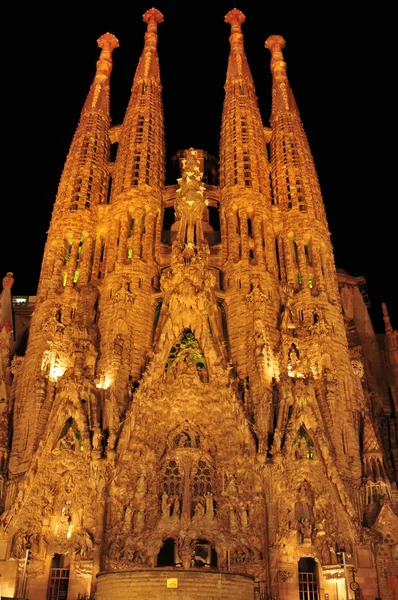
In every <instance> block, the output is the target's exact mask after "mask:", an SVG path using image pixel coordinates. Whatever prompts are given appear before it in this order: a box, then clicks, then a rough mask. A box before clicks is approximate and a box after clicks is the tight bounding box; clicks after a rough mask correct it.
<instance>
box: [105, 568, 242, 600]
mask: <svg viewBox="0 0 398 600" xmlns="http://www.w3.org/2000/svg"><path fill="white" fill-rule="evenodd" d="M97 577H98V584H97V593H96V596H95V597H96V600H168V599H169V598H170V600H177V599H178V600H254V579H253V577H251V576H250V575H243V574H238V573H231V572H228V571H224V572H221V571H210V570H204V569H167V568H166V569H162V568H157V569H142V570H139V571H113V572H110V571H103V572H101V573H99V574H98V575H97Z"/></svg>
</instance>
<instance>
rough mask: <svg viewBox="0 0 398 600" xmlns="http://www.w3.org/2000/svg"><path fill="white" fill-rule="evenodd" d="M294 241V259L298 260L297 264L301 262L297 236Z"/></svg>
mask: <svg viewBox="0 0 398 600" xmlns="http://www.w3.org/2000/svg"><path fill="white" fill-rule="evenodd" d="M292 242H293V249H294V259H295V261H296V265H298V264H299V254H298V247H297V242H296V240H295V238H293V240H292Z"/></svg>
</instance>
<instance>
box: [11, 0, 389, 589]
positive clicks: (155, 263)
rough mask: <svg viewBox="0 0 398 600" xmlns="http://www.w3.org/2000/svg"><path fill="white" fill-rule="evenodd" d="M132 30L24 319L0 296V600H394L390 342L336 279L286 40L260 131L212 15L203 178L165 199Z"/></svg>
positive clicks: (77, 141) (189, 159)
mask: <svg viewBox="0 0 398 600" xmlns="http://www.w3.org/2000/svg"><path fill="white" fill-rule="evenodd" d="M143 19H144V21H145V23H146V27H147V30H146V33H145V41H144V47H143V51H142V55H141V57H140V58H139V61H138V66H137V69H136V72H135V77H134V81H133V84H132V90H131V97H130V100H129V103H128V106H127V110H126V113H125V118H124V121H123V123H122V124H121V125H116V126H111V125H110V106H109V105H110V76H111V71H112V53H113V50H114V49H115V48H117V47H118V45H119V42H118V40H117V39H116V38H115V37H114V35H112V34H110V33H105V34H104V35H103V36H102V37H100V38H99V40H98V46H99V48H100V53H99V58H98V62H97V64H96V71H95V76H94V80H93V83H92V85H91V87H90V90H89V92H88V95H87V99H86V101H85V103H84V106H83V108H82V111H81V117H80V121H79V123H78V125H77V129H76V132H75V135H74V137H73V140H72V142H71V146H70V150H69V153H68V156H67V158H66V162H65V166H64V169H63V172H62V175H61V179H60V183H59V188H58V192H57V195H56V199H55V203H54V208H53V213H52V217H51V222H50V226H49V230H48V236H47V241H46V244H45V249H44V256H43V262H42V267H41V273H40V280H39V284H38V290H37V295H36V296H35V301H34V306H32V310H31V311H30V313H31V314H30V313H29V307H27V308H26V311H25V316H24V318H23V319H22V320H21V319H20V318H19V317H20V316H21V307H19V306H18V303H16V304H15V303H13V296H12V284H13V274H12V273H11V272H10V273H7V274H4V275H5V276H4V279H3V289H2V292H1V302H0V358H1V360H0V384H1V413H0V414H1V420H0V459H1V460H0V465H1V471H0V472H1V490H0V491H1V501H0V509H1V516H0V573H1V575H0V586H1V588H0V595H1V596H2V598H17V597H18V598H29V600H77V599H79V598H80V599H84V598H86V599H88V598H95V599H96V600H127V599H133V598H134V599H136V600H144V599H145V600H164V599H166V600H167V599H168V598H170V599H172V598H178V599H183V600H204V599H215V598H217V599H220V600H227V599H228V600H260V599H262V600H271V599H274V600H297V599H298V598H300V599H301V600H321V599H322V600H323V599H328V600H340V599H345V598H350V599H351V598H356V599H359V598H362V599H363V600H374V599H375V598H382V600H393V599H394V598H395V595H394V594H395V593H396V591H395V588H396V581H397V576H398V566H397V562H398V561H397V547H398V546H397V544H398V517H397V515H398V491H397V474H398V439H397V414H398V333H397V331H394V330H393V328H392V325H391V322H390V318H389V316H388V312H387V307H386V306H385V305H383V306H382V310H383V314H384V322H385V334H383V335H378V336H376V335H375V333H374V330H373V328H372V324H371V321H370V318H369V314H368V309H367V304H366V298H364V294H363V278H362V277H354V276H351V275H349V274H348V273H346V272H345V271H343V270H338V269H336V266H335V262H334V255H333V247H332V244H331V241H330V233H329V230H328V223H327V218H326V214H325V207H324V204H323V200H322V195H321V190H320V186H319V182H318V178H317V174H316V170H315V166H314V162H313V158H312V155H311V151H310V148H309V144H308V141H307V138H306V135H305V131H304V128H303V124H302V122H301V119H300V114H299V110H298V107H297V105H296V102H295V99H294V95H293V91H292V89H291V87H290V85H289V80H288V76H287V69H286V63H285V61H284V57H283V48H284V46H285V41H284V39H283V38H282V37H281V36H279V35H271V36H270V37H268V39H267V40H266V42H265V47H266V48H267V49H268V50H269V52H270V57H271V71H272V78H273V83H272V112H271V117H270V127H266V126H264V124H263V121H262V118H261V115H260V112H259V107H258V103H257V99H256V91H255V86H254V82H253V79H252V76H251V73H250V69H249V65H248V62H247V59H246V56H245V51H244V40H243V34H242V27H241V26H242V23H243V22H244V21H245V16H244V15H243V13H242V12H240V11H239V10H237V9H233V10H231V11H230V12H229V13H228V14H227V15H226V17H225V21H226V22H227V23H228V24H229V26H230V38H229V39H230V55H229V61H228V67H227V75H226V83H225V101H224V107H223V113H222V127H221V139H220V157H219V163H218V165H217V162H215V161H214V159H213V157H211V156H209V155H208V154H207V153H206V151H205V149H194V148H187V149H184V150H181V151H180V152H179V153H178V155H177V159H176V160H177V164H178V166H179V168H180V172H179V177H177V178H176V182H175V184H174V185H168V186H165V139H164V127H163V109H162V95H161V77H160V72H159V61H158V54H157V39H158V25H159V24H160V23H161V22H162V21H163V15H162V14H161V13H160V12H159V11H158V10H156V9H155V8H151V9H150V10H148V11H147V12H146V13H145V14H144V16H143ZM221 84H222V82H221ZM220 118H221V115H220ZM214 165H217V169H218V172H217V174H216V175H217V177H216V175H215V170H217V169H215V166H214ZM28 313H29V314H28ZM22 321H23V322H25V325H26V327H25V329H26V331H25V333H26V332H27V331H29V337H28V341H27V343H26V344H23V343H22V342H21V339H22V337H23V336H22V337H21V336H20V335H18V327H17V325H18V323H21V322H22Z"/></svg>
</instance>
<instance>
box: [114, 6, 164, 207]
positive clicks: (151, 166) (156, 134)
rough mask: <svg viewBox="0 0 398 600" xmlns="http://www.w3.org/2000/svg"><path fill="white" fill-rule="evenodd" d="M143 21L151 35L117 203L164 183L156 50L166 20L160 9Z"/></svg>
mask: <svg viewBox="0 0 398 600" xmlns="http://www.w3.org/2000/svg"><path fill="white" fill-rule="evenodd" d="M142 18H143V20H144V22H145V23H147V31H146V32H145V36H144V48H143V51H142V54H141V56H140V59H139V62H138V65H137V69H136V72H135V75H134V80H133V85H132V88H131V96H130V100H129V104H128V107H127V110H126V113H125V117H124V120H123V126H122V131H121V134H120V140H119V149H118V154H117V158H116V165H115V176H114V180H113V188H112V194H113V199H115V198H116V197H117V196H118V195H119V194H121V193H125V192H128V191H130V190H132V189H134V188H135V189H138V188H139V187H141V186H142V185H143V184H144V185H149V186H151V188H152V190H155V189H157V190H158V189H159V188H158V187H157V186H158V184H159V183H160V182H163V180H164V132H163V106H162V99H161V91H162V86H161V82H160V69H159V58H158V53H157V49H156V47H157V41H158V34H157V27H158V23H162V22H163V20H164V18H163V15H162V13H161V12H160V11H158V10H157V9H156V8H150V9H149V10H147V11H146V12H145V13H144V15H143V17H142Z"/></svg>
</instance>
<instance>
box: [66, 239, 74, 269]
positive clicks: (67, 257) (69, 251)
mask: <svg viewBox="0 0 398 600" xmlns="http://www.w3.org/2000/svg"><path fill="white" fill-rule="evenodd" d="M71 252H72V242H66V253H65V264H66V263H67V262H69V261H70V255H71Z"/></svg>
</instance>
